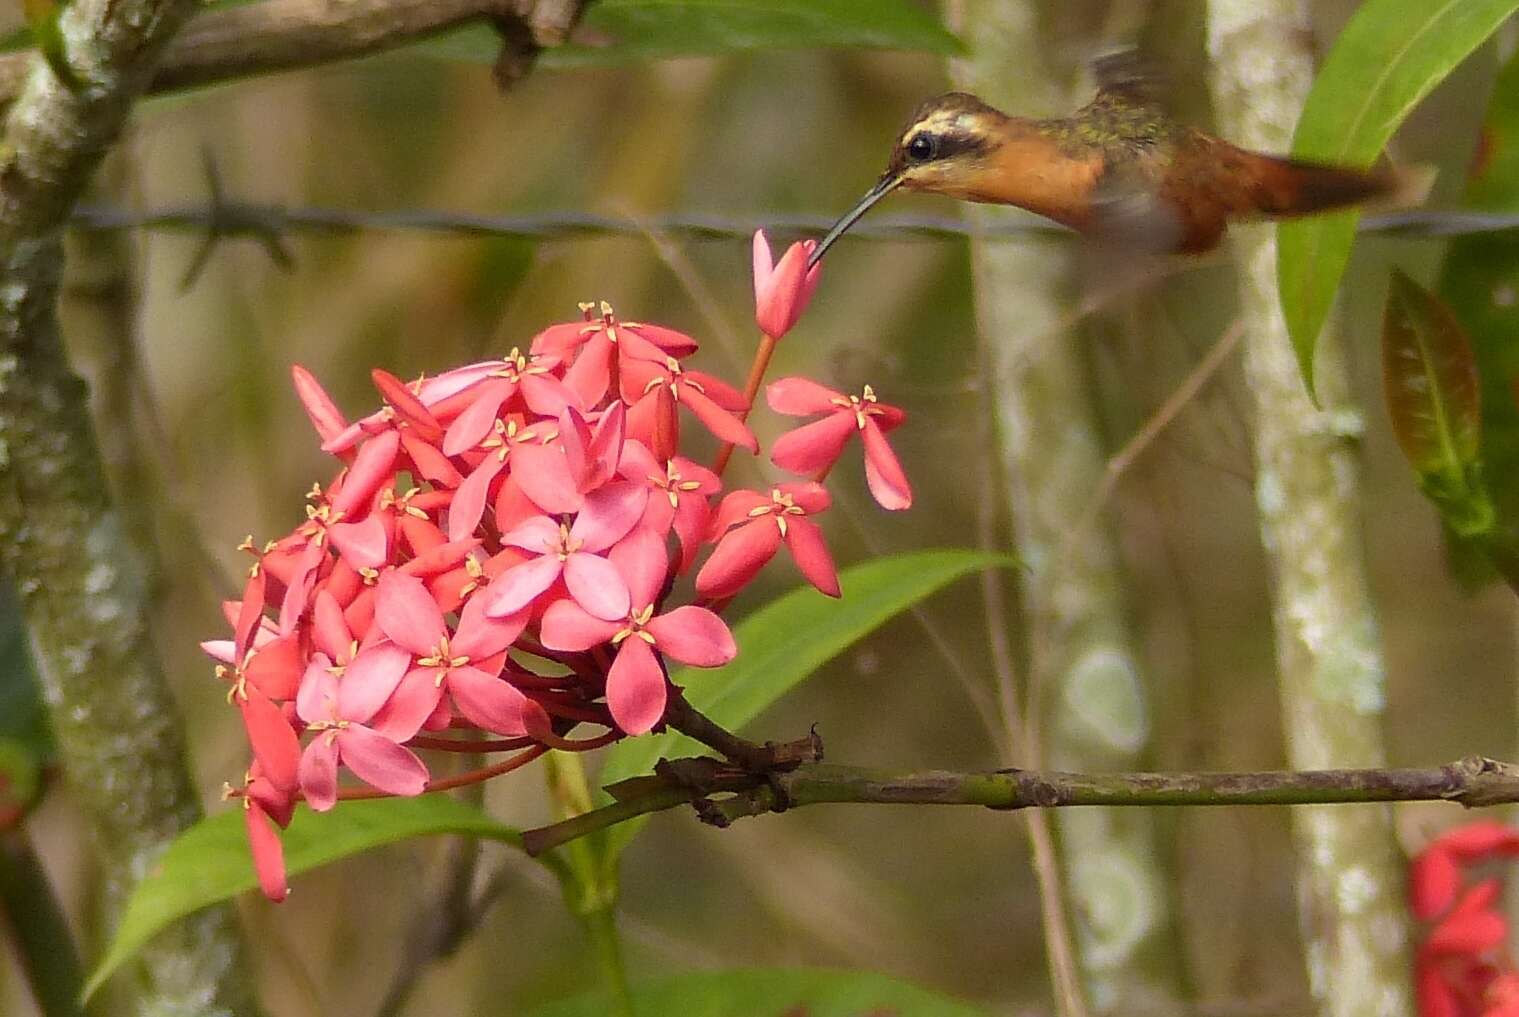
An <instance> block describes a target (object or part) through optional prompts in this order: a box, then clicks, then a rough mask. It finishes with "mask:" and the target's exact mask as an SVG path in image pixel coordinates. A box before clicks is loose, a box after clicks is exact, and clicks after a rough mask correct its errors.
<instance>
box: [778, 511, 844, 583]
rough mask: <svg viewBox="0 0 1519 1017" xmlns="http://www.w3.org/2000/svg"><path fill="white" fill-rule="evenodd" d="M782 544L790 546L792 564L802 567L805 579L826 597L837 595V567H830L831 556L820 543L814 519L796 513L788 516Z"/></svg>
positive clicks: (821, 533)
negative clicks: (793, 560)
mask: <svg viewBox="0 0 1519 1017" xmlns="http://www.w3.org/2000/svg"><path fill="white" fill-rule="evenodd" d="M786 546H787V547H789V548H790V549H791V557H793V558H795V559H796V567H797V568H799V569H801V570H802V575H804V576H806V577H807V581H808V582H809V583H811V584H812V585H813V586H816V587H817V588H818V590H819V591H820V592H822V593H826V594H827V595H828V596H830V597H837V596H839V595H840V590H839V573H838V569H836V568H834V565H833V556H832V555H830V554H829V553H828V546H827V545H826V544H824V543H823V531H822V530H820V529H818V525H817V523H814V522H812V521H811V520H810V519H803V518H801V517H800V516H791V517H789V519H788V521H787V525H786Z"/></svg>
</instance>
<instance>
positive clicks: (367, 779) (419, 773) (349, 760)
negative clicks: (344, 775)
mask: <svg viewBox="0 0 1519 1017" xmlns="http://www.w3.org/2000/svg"><path fill="white" fill-rule="evenodd" d="M338 752H339V753H340V754H341V755H342V757H343V765H344V766H346V767H348V769H350V770H352V771H353V775H354V776H355V777H357V778H359V779H360V780H362V781H363V782H364V783H366V784H368V785H369V786H370V787H375V788H379V789H380V790H381V791H389V792H390V793H391V794H393V795H402V796H404V797H411V796H413V795H419V794H421V793H422V792H423V791H425V790H427V778H428V775H427V767H425V766H423V765H422V760H420V759H418V758H417V757H416V756H415V755H413V754H412V752H411V750H410V749H405V748H402V747H401V746H399V745H397V744H396V743H395V742H393V741H391V740H390V739H389V738H386V737H385V736H384V735H382V734H379V733H377V732H375V731H371V730H370V729H369V728H367V727H365V726H364V725H362V724H350V725H348V726H347V727H345V728H340V729H339V730H338Z"/></svg>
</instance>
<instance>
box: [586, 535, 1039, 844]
mask: <svg viewBox="0 0 1519 1017" xmlns="http://www.w3.org/2000/svg"><path fill="white" fill-rule="evenodd" d="M1014 564H1016V563H1015V562H1014V561H1013V559H1011V558H1009V557H1007V556H1006V555H996V554H988V553H985V552H982V551H966V550H940V551H920V552H916V553H913V554H904V555H897V556H895V557H891V558H880V559H877V560H875V561H871V562H867V563H866V564H864V565H856V566H854V567H853V568H850V569H847V570H845V571H844V573H843V574H842V575H841V576H840V577H839V579H840V582H841V583H842V585H843V588H844V596H843V597H841V598H840V599H838V600H834V599H832V598H830V597H825V596H823V595H822V594H821V593H818V592H817V591H816V590H814V589H813V588H812V587H810V586H807V587H803V588H801V589H799V590H794V591H792V592H791V593H788V594H786V595H785V596H783V597H781V598H779V599H778V600H774V601H772V602H771V603H769V604H767V605H765V606H764V607H762V608H760V609H759V610H758V611H755V612H754V613H753V614H751V615H749V617H747V618H745V619H744V620H743V621H742V622H741V623H739V625H738V626H737V628H736V629H735V630H734V637H735V638H736V639H737V641H738V648H739V654H738V658H737V659H736V660H734V661H733V663H731V664H729V665H728V666H726V667H723V668H717V669H715V670H711V671H703V670H700V669H697V668H684V669H682V670H680V671H677V672H676V673H675V674H673V675H672V676H671V678H672V680H673V681H674V682H675V684H677V685H680V686H682V687H684V688H685V690H686V697H687V698H688V699H689V700H690V701H691V704H692V705H693V706H695V707H696V708H697V709H698V710H701V711H702V712H703V713H705V714H707V716H709V717H711V718H712V719H713V720H715V721H717V722H718V723H719V724H722V725H724V726H726V727H728V728H730V729H733V728H739V727H742V726H743V725H745V724H747V723H748V722H749V721H751V720H753V719H754V718H755V717H756V716H758V715H759V713H760V711H762V710H764V709H765V708H766V707H767V706H769V705H770V704H771V703H773V702H775V701H776V700H777V699H779V698H780V697H781V696H783V695H784V694H785V693H786V692H788V691H789V690H790V689H792V688H793V687H795V686H796V685H798V684H799V683H801V682H802V681H803V680H804V679H806V678H807V677H808V676H810V675H811V674H812V673H813V672H814V671H816V670H817V669H818V668H820V667H822V666H823V665H824V664H826V663H828V661H830V660H832V659H833V658H834V657H836V656H838V655H839V654H840V653H842V652H843V651H844V650H846V649H848V648H849V647H850V646H851V645H853V644H854V643H856V642H858V641H859V640H860V639H862V638H864V637H865V636H866V635H869V634H870V633H871V632H872V631H874V630H875V629H877V628H879V627H880V626H881V625H882V624H884V623H885V622H887V621H889V620H890V619H891V618H893V617H895V616H896V615H898V614H901V613H902V612H903V611H905V610H907V609H908V608H910V607H912V606H913V605H914V604H916V603H918V602H919V601H921V600H923V599H924V598H926V597H928V596H930V595H931V594H933V593H935V592H937V591H938V590H940V589H943V588H944V587H945V586H947V585H949V584H950V583H952V582H954V581H955V580H956V579H959V578H960V577H962V576H965V575H969V574H970V573H972V572H979V571H980V570H982V569H988V568H1007V567H1010V566H1012V565H1014ZM705 751H706V749H705V747H704V746H702V745H700V744H698V743H696V742H694V741H692V740H691V739H689V738H687V737H685V736H684V735H681V734H677V733H675V732H673V731H667V732H665V733H663V734H659V735H647V736H645V737H642V738H630V739H627V740H626V741H622V742H619V743H618V744H617V745H615V746H613V747H612V748H611V749H610V750H608V752H607V755H606V761H605V764H604V765H603V766H602V769H601V776H600V782H601V783H602V784H603V785H606V784H612V783H615V782H616V781H619V780H622V779H624V778H627V777H636V776H639V775H641V774H646V773H648V772H649V771H650V770H651V769H653V767H654V764H655V762H657V761H658V760H659V759H660V757H661V756H663V757H675V756H682V755H697V754H700V753H702V752H705ZM602 800H603V801H607V800H609V799H607V798H606V797H605V796H603V798H602ZM643 822H644V820H643V819H635V820H632V821H630V822H627V823H623V824H621V825H620V826H615V827H613V828H612V829H611V830H610V831H608V832H609V842H608V848H607V857H608V858H609V859H610V860H612V861H613V862H615V860H616V858H617V856H618V855H619V854H620V853H621V851H622V849H623V847H625V846H626V845H627V843H628V842H629V841H630V840H632V839H633V836H634V835H635V834H636V833H637V832H638V830H639V829H641V828H642V826H643Z"/></svg>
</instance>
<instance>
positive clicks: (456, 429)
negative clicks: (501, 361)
mask: <svg viewBox="0 0 1519 1017" xmlns="http://www.w3.org/2000/svg"><path fill="white" fill-rule="evenodd" d="M516 391H517V383H516V382H514V381H510V380H508V379H506V378H494V379H492V380H491V381H488V382H486V383H485V384H484V385H481V386H480V388H479V391H478V393H477V394H476V396H475V401H474V402H472V403H470V404H469V406H468V407H466V408H465V410H464V412H463V413H461V414H459V415H458V416H457V417H455V418H454V422H453V423H451V424H449V425H448V430H447V431H445V432H444V434H443V454H444V455H448V456H456V455H458V454H459V453H461V452H467V451H469V450H470V449H472V448H475V447H476V446H477V445H479V444H480V443H481V442H482V441H484V440H485V439H486V438H488V437H490V433H491V429H492V428H493V427H495V426H496V416H497V414H498V413H500V411H501V404H502V403H504V402H506V401H507V400H508V399H510V398H511V397H512V395H513V394H514V393H515V392H516Z"/></svg>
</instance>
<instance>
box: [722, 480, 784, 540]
mask: <svg viewBox="0 0 1519 1017" xmlns="http://www.w3.org/2000/svg"><path fill="white" fill-rule="evenodd" d="M769 504H770V496H769V495H768V494H760V493H759V492H758V491H733V492H731V493H729V494H728V495H727V496H726V497H724V498H723V500H722V501H721V502H720V503H718V506H717V514H716V515H715V516H714V517H713V520H712V533H711V535H710V538H711V539H713V540H716V539H717V538H718V537H721V536H722V535H723V534H724V533H726V532H728V529H729V528H730V527H732V526H735V525H737V524H739V523H743V522H747V521H748V520H750V519H751V518H753V517H752V516H750V514H749V513H751V512H753V511H754V510H755V509H757V508H763V507H764V506H766V505H769Z"/></svg>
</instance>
